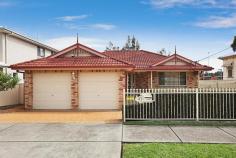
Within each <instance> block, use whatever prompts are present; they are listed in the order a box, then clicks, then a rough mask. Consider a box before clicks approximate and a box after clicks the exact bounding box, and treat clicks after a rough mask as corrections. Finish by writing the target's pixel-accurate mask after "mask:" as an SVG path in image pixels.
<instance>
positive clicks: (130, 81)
mask: <svg viewBox="0 0 236 158" xmlns="http://www.w3.org/2000/svg"><path fill="white" fill-rule="evenodd" d="M127 84H128V89H132V88H134V87H135V76H134V74H128V83H127Z"/></svg>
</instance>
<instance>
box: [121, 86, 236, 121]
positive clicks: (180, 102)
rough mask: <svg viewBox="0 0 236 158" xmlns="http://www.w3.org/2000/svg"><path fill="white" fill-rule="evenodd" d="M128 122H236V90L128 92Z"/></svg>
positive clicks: (200, 89) (126, 104) (125, 93)
mask: <svg viewBox="0 0 236 158" xmlns="http://www.w3.org/2000/svg"><path fill="white" fill-rule="evenodd" d="M123 110H124V112H123V114H124V121H125V120H236V89H230V88H227V89H223V88H218V89H216V88H212V89H208V88H176V89H127V90H124V108H123Z"/></svg>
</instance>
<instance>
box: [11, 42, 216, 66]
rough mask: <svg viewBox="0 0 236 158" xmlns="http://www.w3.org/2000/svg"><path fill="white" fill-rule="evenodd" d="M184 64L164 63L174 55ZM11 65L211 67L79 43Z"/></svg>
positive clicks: (149, 54)
mask: <svg viewBox="0 0 236 158" xmlns="http://www.w3.org/2000/svg"><path fill="white" fill-rule="evenodd" d="M77 49H80V50H83V51H86V52H88V53H90V54H92V56H79V57H64V55H65V54H67V53H69V52H71V51H74V50H77ZM177 58H178V60H181V61H183V62H185V63H186V64H185V65H165V63H166V62H168V61H171V60H173V59H177ZM11 68H13V69H48V68H49V69H50V68H53V69H54V68H55V69H64V68H65V69H70V68H75V69H76V68H78V69H80V68H130V69H136V70H212V68H211V67H208V66H204V65H201V64H198V63H196V62H193V61H191V60H189V59H187V58H184V57H182V56H180V55H177V54H174V55H171V56H165V55H161V54H157V53H153V52H149V51H144V50H139V51H123V50H122V51H105V52H103V53H101V52H98V51H96V50H94V49H92V48H89V47H87V46H84V45H82V44H79V43H77V44H74V45H72V46H70V47H67V48H65V49H63V50H62V51H60V52H58V53H57V54H54V55H51V56H49V57H47V58H42V59H36V60H31V61H27V62H23V63H19V64H15V65H11Z"/></svg>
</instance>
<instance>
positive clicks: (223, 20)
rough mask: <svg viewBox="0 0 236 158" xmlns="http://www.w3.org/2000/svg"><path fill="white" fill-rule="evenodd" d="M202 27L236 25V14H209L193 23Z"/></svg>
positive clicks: (230, 26)
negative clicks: (207, 16) (209, 15)
mask: <svg viewBox="0 0 236 158" xmlns="http://www.w3.org/2000/svg"><path fill="white" fill-rule="evenodd" d="M194 25H195V26H198V27H203V28H233V27H236V14H232V15H230V16H211V17H209V18H208V19H206V20H203V21H199V22H196V23H195V24H194Z"/></svg>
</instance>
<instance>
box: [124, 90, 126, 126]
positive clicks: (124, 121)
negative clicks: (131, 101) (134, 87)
mask: <svg viewBox="0 0 236 158" xmlns="http://www.w3.org/2000/svg"><path fill="white" fill-rule="evenodd" d="M125 103H126V101H125V89H123V122H125V121H126V120H125Z"/></svg>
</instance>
